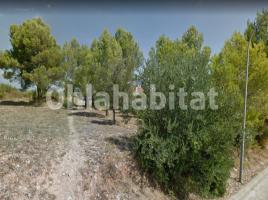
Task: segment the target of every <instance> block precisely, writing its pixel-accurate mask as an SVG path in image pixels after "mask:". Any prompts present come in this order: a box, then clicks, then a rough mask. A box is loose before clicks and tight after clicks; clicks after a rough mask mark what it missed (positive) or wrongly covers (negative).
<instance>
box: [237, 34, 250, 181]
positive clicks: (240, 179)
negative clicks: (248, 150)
mask: <svg viewBox="0 0 268 200" xmlns="http://www.w3.org/2000/svg"><path fill="white" fill-rule="evenodd" d="M253 35H254V31H252V33H251V35H250V38H249V41H248V46H247V65H246V76H245V80H246V83H245V96H244V114H243V130H242V131H243V132H242V142H241V150H240V171H239V182H240V183H242V182H243V172H244V160H245V140H246V121H247V98H248V71H249V48H250V44H251V40H252V37H253Z"/></svg>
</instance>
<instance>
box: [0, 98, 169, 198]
mask: <svg viewBox="0 0 268 200" xmlns="http://www.w3.org/2000/svg"><path fill="white" fill-rule="evenodd" d="M5 104H6V103H5ZM0 114H1V115H0V127H1V128H0V163H1V170H0V199H6V200H7V199H12V200H13V199H16V200H17V199H22V200H23V199H42V200H45V199H60V200H61V199H62V200H63V199H64V200H66V199H67V200H71V199H79V200H80V199H168V197H167V196H166V195H164V194H163V193H162V192H161V191H160V190H158V189H157V188H152V187H150V186H149V184H148V182H146V179H145V178H144V177H143V176H142V175H141V174H140V173H139V170H138V168H137V166H136V163H135V161H134V160H133V157H132V155H131V149H130V148H131V145H130V144H131V142H130V140H131V137H132V136H133V135H134V134H136V133H135V132H136V128H135V124H134V123H130V122H129V123H128V125H125V123H124V122H123V121H122V117H120V116H119V115H118V116H117V119H118V124H117V125H112V124H111V120H110V119H109V117H104V116H103V115H102V113H101V112H97V113H96V112H95V113H94V112H85V111H83V110H82V111H81V110H73V111H67V110H57V111H53V110H49V109H48V108H46V107H33V106H30V105H29V104H23V103H22V102H20V103H18V104H17V103H16V104H15V105H10V104H6V105H0ZM130 121H131V119H130ZM119 125H120V126H119Z"/></svg>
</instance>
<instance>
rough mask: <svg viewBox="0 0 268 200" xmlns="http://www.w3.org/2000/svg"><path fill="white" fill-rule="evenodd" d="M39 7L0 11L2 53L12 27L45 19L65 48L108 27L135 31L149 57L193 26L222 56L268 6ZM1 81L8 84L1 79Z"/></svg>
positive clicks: (91, 37)
mask: <svg viewBox="0 0 268 200" xmlns="http://www.w3.org/2000/svg"><path fill="white" fill-rule="evenodd" d="M50 6H51V5H49V4H47V9H41V10H40V9H39V10H38V9H35V8H31V7H29V8H13V9H12V10H4V9H3V8H2V9H1V8H0V50H4V49H10V48H11V45H10V42H9V26H10V25H11V24H20V23H22V22H23V21H24V20H26V19H30V18H33V17H41V18H42V19H43V20H44V21H45V22H46V23H47V24H49V26H50V27H51V31H52V34H53V35H54V37H55V38H56V40H57V42H58V43H59V44H60V45H62V44H64V42H66V41H70V40H71V39H72V38H76V39H77V40H78V41H79V42H80V43H81V44H86V45H89V46H90V44H91V42H92V40H93V39H95V38H98V37H99V36H100V34H101V32H102V31H103V30H104V29H105V28H106V29H108V30H109V31H110V32H112V33H114V32H115V31H116V29H117V28H124V29H125V30H127V31H129V32H131V33H132V34H133V36H134V38H135V39H136V41H137V42H138V44H139V46H140V48H141V50H142V51H143V53H144V56H145V57H148V52H149V50H150V48H151V47H153V46H154V44H155V42H156V40H157V39H158V37H159V36H160V35H163V34H164V35H166V36H168V37H170V38H171V39H176V38H178V37H181V36H182V34H183V33H184V32H185V31H186V30H187V28H189V27H190V26H191V25H194V26H196V27H197V29H198V30H199V31H200V32H202V34H203V37H204V44H205V45H208V46H209V47H211V50H212V53H213V54H215V53H219V52H220V50H221V48H222V47H223V45H224V42H225V41H226V40H227V39H229V38H230V37H231V35H232V33H233V32H235V31H240V32H244V30H245V27H246V25H247V20H251V21H252V20H254V18H255V16H256V13H257V11H261V10H262V9H264V8H268V7H267V6H266V7H265V6H253V7H247V9H238V10H236V9H229V10H228V9H209V8H207V9H200V10H198V9H193V10H191V9H189V8H187V9H183V8H178V9H163V10H161V9H141V10H137V9H134V10H131V8H129V7H128V8H127V9H124V7H122V8H120V9H114V10H113V9H111V10H109V9H108V10H99V9H95V10H94V8H90V9H89V10H86V9H83V10H82V11H81V12H79V10H75V9H74V10H72V9H59V10H53V12H51V11H50V10H49V8H50ZM0 82H4V80H3V78H2V77H1V76H0Z"/></svg>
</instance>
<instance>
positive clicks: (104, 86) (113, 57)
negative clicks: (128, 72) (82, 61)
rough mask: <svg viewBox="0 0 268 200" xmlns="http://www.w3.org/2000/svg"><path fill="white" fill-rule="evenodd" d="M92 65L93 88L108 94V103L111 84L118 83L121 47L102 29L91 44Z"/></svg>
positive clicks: (111, 97)
mask: <svg viewBox="0 0 268 200" xmlns="http://www.w3.org/2000/svg"><path fill="white" fill-rule="evenodd" d="M91 53H92V59H93V66H94V67H95V76H96V77H97V78H96V80H97V82H96V86H95V89H96V90H97V91H105V92H107V93H108V94H109V96H110V102H109V104H112V100H113V85H114V84H120V80H121V79H120V77H121V76H122V74H123V70H122V67H121V66H122V63H123V59H122V49H121V47H120V45H119V43H118V42H117V41H116V39H115V38H114V37H113V36H112V35H111V34H110V33H109V32H108V31H107V30H104V31H103V33H102V35H101V36H100V38H99V39H98V40H94V41H93V43H92V46H91ZM112 110H113V122H114V123H115V108H113V107H112Z"/></svg>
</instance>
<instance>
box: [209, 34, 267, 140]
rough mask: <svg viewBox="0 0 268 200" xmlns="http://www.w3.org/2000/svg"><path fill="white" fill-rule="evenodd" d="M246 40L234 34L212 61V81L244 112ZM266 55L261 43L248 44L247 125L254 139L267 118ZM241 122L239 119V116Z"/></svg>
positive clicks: (238, 111) (237, 109)
mask: <svg viewBox="0 0 268 200" xmlns="http://www.w3.org/2000/svg"><path fill="white" fill-rule="evenodd" d="M246 54H247V40H246V39H245V38H244V37H243V36H242V35H241V34H240V33H234V34H233V36H232V37H231V39H230V40H228V41H226V43H225V45H224V48H223V49H222V51H221V52H220V54H219V55H217V56H215V57H214V59H213V62H212V67H213V77H214V80H215V83H216V84H217V85H218V86H219V87H220V88H222V90H224V91H225V93H226V94H228V95H229V96H233V97H234V98H233V102H236V111H234V112H236V113H243V105H244V89H245V88H244V85H245V70H246V69H245V67H246V56H247V55H246ZM267 94H268V58H267V55H266V53H265V45H264V43H263V42H259V43H257V44H252V45H250V66H249V82H248V106H247V107H248V112H247V128H248V130H249V131H250V132H251V134H249V136H250V137H251V138H249V139H251V140H249V141H251V142H254V139H255V137H256V135H261V134H262V132H261V131H260V128H261V127H263V124H264V120H265V119H267V117H268V110H267V109H265V108H268V107H267V106H268V95H267ZM240 121H241V124H242V119H240Z"/></svg>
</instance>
